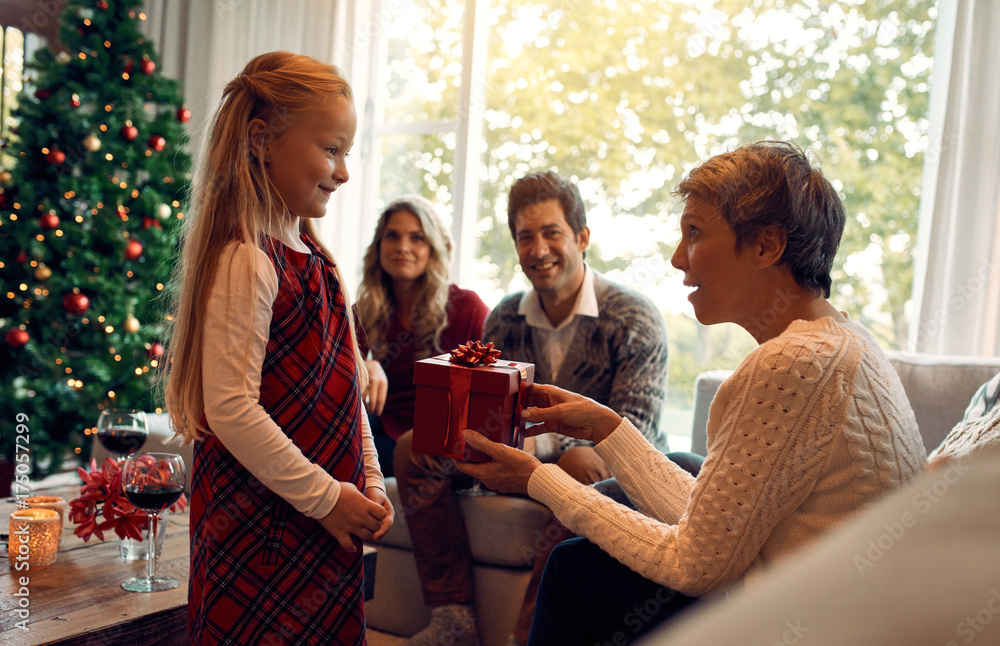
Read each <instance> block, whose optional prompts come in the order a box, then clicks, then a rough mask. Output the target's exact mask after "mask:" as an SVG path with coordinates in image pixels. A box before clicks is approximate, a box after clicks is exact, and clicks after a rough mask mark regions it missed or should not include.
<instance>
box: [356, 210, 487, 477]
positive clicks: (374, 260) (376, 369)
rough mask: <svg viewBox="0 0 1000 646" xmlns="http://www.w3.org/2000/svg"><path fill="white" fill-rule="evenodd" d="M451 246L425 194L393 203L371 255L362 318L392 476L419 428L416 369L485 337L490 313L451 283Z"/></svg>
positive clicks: (385, 464)
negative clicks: (406, 441) (401, 448)
mask: <svg viewBox="0 0 1000 646" xmlns="http://www.w3.org/2000/svg"><path fill="white" fill-rule="evenodd" d="M451 250H452V242H451V235H450V234H449V233H448V229H447V227H445V225H444V223H443V222H442V220H441V217H440V215H438V213H437V211H436V209H435V208H434V205H432V204H431V203H430V202H429V201H428V200H426V199H424V198H422V197H420V196H419V195H406V196H403V197H400V198H398V199H396V200H395V201H393V202H392V203H391V204H389V206H388V207H386V209H385V210H384V211H383V212H382V215H381V216H380V217H379V220H378V224H377V225H376V227H375V236H374V238H373V239H372V243H371V245H369V247H368V250H367V251H366V252H365V258H364V276H363V278H362V282H361V287H360V288H359V289H358V302H357V305H356V310H355V311H356V313H357V317H358V320H359V321H360V324H361V325H360V327H361V328H363V333H359V334H358V336H359V337H360V338H359V339H358V345H359V346H360V348H361V352H362V355H363V356H368V355H367V353H368V351H369V350H371V354H372V358H371V359H369V360H368V362H367V366H368V372H369V374H371V375H372V386H371V387H370V388H369V390H368V393H367V395H366V397H365V406H366V408H367V410H368V413H369V419H370V420H371V421H372V432H373V433H374V436H375V445H376V447H377V448H378V452H379V464H381V466H382V471H383V473H384V474H385V475H386V476H390V475H392V454H393V449H394V447H395V443H396V440H397V439H398V438H399V436H401V435H402V434H403V433H405V432H406V431H408V430H410V429H411V428H413V401H414V393H415V387H414V386H413V364H414V362H415V361H417V360H419V359H424V358H427V357H430V356H433V355H435V354H439V353H441V352H445V351H447V350H449V349H451V348H454V347H456V346H457V345H458V344H459V343H465V342H466V341H468V340H470V339H479V338H482V335H483V323H484V322H485V321H486V315H487V314H489V308H488V307H487V306H486V304H485V303H483V301H482V299H480V298H479V296H478V295H477V294H476V293H475V292H473V291H469V290H467V289H461V288H459V287H458V286H456V285H452V284H450V283H449V281H448V272H449V266H450V264H451Z"/></svg>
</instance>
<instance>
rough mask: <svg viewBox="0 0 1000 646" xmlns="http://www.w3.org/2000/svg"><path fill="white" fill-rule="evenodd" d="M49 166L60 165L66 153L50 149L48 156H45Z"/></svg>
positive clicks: (64, 159)
mask: <svg viewBox="0 0 1000 646" xmlns="http://www.w3.org/2000/svg"><path fill="white" fill-rule="evenodd" d="M45 159H46V160H48V162H49V163H50V164H61V163H63V162H65V161H66V153H64V152H63V151H61V150H56V149H54V148H53V149H52V150H50V151H49V154H48V155H46V156H45Z"/></svg>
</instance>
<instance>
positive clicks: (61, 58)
mask: <svg viewBox="0 0 1000 646" xmlns="http://www.w3.org/2000/svg"><path fill="white" fill-rule="evenodd" d="M56 60H57V61H58V62H59V63H61V64H63V65H65V64H66V63H68V62H70V56H69V52H65V51H64V52H59V53H58V54H56Z"/></svg>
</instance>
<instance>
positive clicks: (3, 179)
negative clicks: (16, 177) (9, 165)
mask: <svg viewBox="0 0 1000 646" xmlns="http://www.w3.org/2000/svg"><path fill="white" fill-rule="evenodd" d="M9 181H10V172H9V171H6V170H0V184H6V183H7V182H9Z"/></svg>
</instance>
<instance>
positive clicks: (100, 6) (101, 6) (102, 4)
mask: <svg viewBox="0 0 1000 646" xmlns="http://www.w3.org/2000/svg"><path fill="white" fill-rule="evenodd" d="M97 8H98V9H100V10H101V11H107V10H108V3H107V2H105V1H104V0H100V2H98V3H97Z"/></svg>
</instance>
